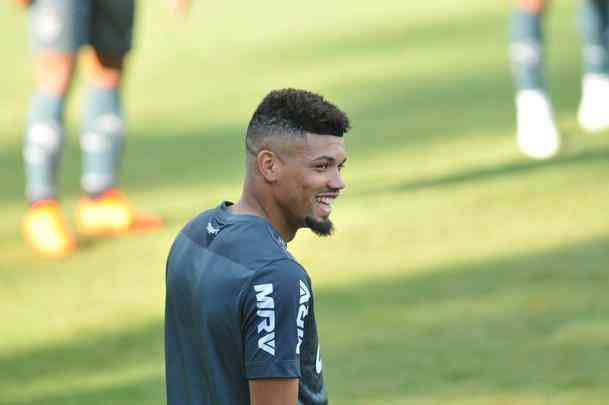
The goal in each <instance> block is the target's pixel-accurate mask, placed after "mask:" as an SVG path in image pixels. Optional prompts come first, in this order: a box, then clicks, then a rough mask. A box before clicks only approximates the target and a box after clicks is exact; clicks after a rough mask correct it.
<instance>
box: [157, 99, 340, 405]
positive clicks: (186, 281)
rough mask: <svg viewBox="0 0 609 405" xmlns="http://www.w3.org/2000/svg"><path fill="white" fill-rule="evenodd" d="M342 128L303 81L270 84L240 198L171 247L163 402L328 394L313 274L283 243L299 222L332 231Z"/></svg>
mask: <svg viewBox="0 0 609 405" xmlns="http://www.w3.org/2000/svg"><path fill="white" fill-rule="evenodd" d="M348 130H349V119H348V118H347V116H346V115H345V114H344V113H343V112H342V111H341V110H339V109H338V108H337V107H335V106H334V105H332V104H331V103H329V102H327V101H326V100H324V99H323V98H322V97H321V96H319V95H317V94H313V93H310V92H307V91H303V90H294V89H285V90H278V91H273V92H271V93H270V94H268V95H267V96H266V97H265V98H264V100H263V101H262V103H261V104H260V105H259V106H258V108H257V110H256V112H255V113H254V115H253V117H252V119H251V121H250V123H249V127H248V129H247V134H246V139H245V147H246V151H247V152H246V155H247V157H246V175H245V183H244V187H243V192H242V195H241V198H240V199H239V201H238V202H237V203H236V204H233V203H230V202H223V203H221V204H220V205H219V206H218V207H217V208H215V209H212V210H209V211H206V212H204V213H202V214H200V215H199V216H198V217H196V218H195V219H193V220H192V221H191V222H190V223H189V224H188V225H187V226H186V227H185V228H184V229H183V230H182V231H181V232H180V234H179V235H178V237H177V238H176V240H175V242H174V244H173V247H172V249H171V252H170V253H169V258H168V261H167V275H166V282H167V298H166V312H165V316H166V319H165V356H166V377H167V398H168V404H169V405H178V404H179V405H211V404H214V405H244V404H252V405H274V404H277V405H279V404H280V405H296V404H297V402H298V404H302V405H320V404H326V403H327V397H326V391H325V388H324V384H323V377H322V361H321V357H320V352H319V342H318V336H317V327H316V323H315V312H314V296H313V289H312V287H311V281H310V279H309V277H308V275H307V273H306V272H305V270H304V269H303V268H302V266H301V265H300V264H299V263H298V262H297V261H296V260H295V259H294V258H293V257H292V255H291V254H290V253H289V252H288V251H287V249H286V242H289V241H291V240H292V239H293V238H294V236H295V234H296V231H297V230H298V229H300V228H304V227H307V228H309V229H311V230H312V231H313V232H314V233H316V234H318V235H320V236H326V235H330V234H331V233H332V230H333V225H332V222H331V221H330V219H329V215H330V212H331V211H332V203H333V202H334V200H335V199H336V198H337V197H338V195H339V193H340V191H341V190H342V189H343V188H345V183H344V181H343V179H342V177H341V173H340V171H341V169H342V167H343V165H344V164H345V161H346V159H347V158H346V152H345V143H344V141H343V138H342V136H343V134H344V133H345V132H347V131H348Z"/></svg>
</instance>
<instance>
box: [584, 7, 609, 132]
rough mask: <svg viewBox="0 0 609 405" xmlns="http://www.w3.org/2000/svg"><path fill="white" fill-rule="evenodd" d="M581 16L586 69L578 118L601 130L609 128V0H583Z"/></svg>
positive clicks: (587, 128)
mask: <svg viewBox="0 0 609 405" xmlns="http://www.w3.org/2000/svg"><path fill="white" fill-rule="evenodd" d="M578 17H579V24H578V25H579V31H580V33H581V36H582V41H583V69H584V76H583V78H582V98H581V102H580V106H579V113H578V120H579V123H580V125H581V127H582V128H583V129H585V130H587V131H590V132H598V131H602V130H604V129H607V128H609V46H608V45H609V38H608V28H609V1H608V0H581V3H580V9H579V15H578Z"/></svg>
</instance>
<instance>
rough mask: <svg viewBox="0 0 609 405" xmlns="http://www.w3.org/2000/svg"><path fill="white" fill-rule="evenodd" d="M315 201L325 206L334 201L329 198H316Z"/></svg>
mask: <svg viewBox="0 0 609 405" xmlns="http://www.w3.org/2000/svg"><path fill="white" fill-rule="evenodd" d="M316 200H317V202H319V203H322V204H326V205H330V204H332V202H333V201H334V199H333V198H330V197H317V198H316Z"/></svg>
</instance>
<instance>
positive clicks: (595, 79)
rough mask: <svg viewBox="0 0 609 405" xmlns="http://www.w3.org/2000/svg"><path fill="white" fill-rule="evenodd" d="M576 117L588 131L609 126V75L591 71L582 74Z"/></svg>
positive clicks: (600, 129)
mask: <svg viewBox="0 0 609 405" xmlns="http://www.w3.org/2000/svg"><path fill="white" fill-rule="evenodd" d="M577 119H578V121H579V125H580V126H581V127H582V128H583V129H585V130H586V131H589V132H600V131H602V130H604V129H607V128H609V76H607V75H602V74H592V73H589V74H586V75H585V76H584V78H583V80H582V98H581V102H580V104H579V112H578V114H577Z"/></svg>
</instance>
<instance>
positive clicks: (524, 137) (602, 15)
mask: <svg viewBox="0 0 609 405" xmlns="http://www.w3.org/2000/svg"><path fill="white" fill-rule="evenodd" d="M547 3H549V0H547V1H544V0H517V7H516V9H515V10H514V12H513V14H512V19H511V23H510V24H511V30H510V31H511V32H510V59H511V62H512V66H513V74H514V83H515V86H516V89H517V94H516V113H517V141H518V145H519V146H520V149H521V150H522V152H523V153H525V154H526V155H528V156H530V157H533V158H538V159H545V158H549V157H552V156H554V155H555V154H556V153H558V151H559V150H560V144H561V141H560V132H559V130H558V128H557V127H556V123H555V120H554V113H553V109H552V103H551V101H550V98H549V97H548V94H547V90H546V83H545V81H544V77H543V76H544V63H543V62H544V52H543V48H544V41H543V30H542V22H543V21H542V20H543V16H544V13H545V9H546V7H547ZM579 28H580V33H581V36H582V40H583V70H584V76H583V80H582V96H581V101H580V106H579V113H578V120H579V123H580V126H581V127H582V128H583V129H585V130H586V131H589V132H599V131H602V130H604V129H607V128H609V36H608V29H609V0H581V1H580V12H579Z"/></svg>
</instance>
